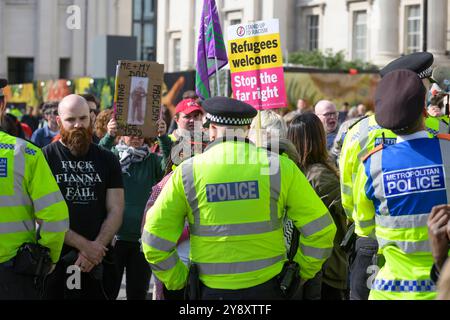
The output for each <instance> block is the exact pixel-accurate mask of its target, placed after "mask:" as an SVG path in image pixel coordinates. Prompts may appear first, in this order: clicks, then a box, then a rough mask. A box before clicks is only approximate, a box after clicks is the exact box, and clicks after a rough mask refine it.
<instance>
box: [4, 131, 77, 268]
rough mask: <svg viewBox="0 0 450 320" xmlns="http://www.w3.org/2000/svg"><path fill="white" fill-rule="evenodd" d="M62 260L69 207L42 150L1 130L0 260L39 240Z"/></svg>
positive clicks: (8, 257) (53, 258) (54, 259)
mask: <svg viewBox="0 0 450 320" xmlns="http://www.w3.org/2000/svg"><path fill="white" fill-rule="evenodd" d="M37 222H38V223H39V224H40V225H41V228H40V236H41V238H40V240H39V241H38V242H39V243H40V244H41V245H42V246H44V247H47V248H49V249H50V257H51V259H52V261H53V263H56V262H57V261H58V260H59V256H60V254H61V249H62V246H63V243H64V236H65V233H66V231H67V230H68V228H69V210H68V208H67V204H66V202H65V201H64V198H63V196H62V194H61V191H60V190H59V187H58V185H57V183H56V181H55V178H54V177H53V174H52V172H51V170H50V168H49V166H48V164H47V161H46V160H45V158H44V156H43V154H42V152H41V150H40V149H39V148H38V147H36V146H34V145H32V144H31V143H28V142H26V141H24V140H22V139H19V138H16V137H13V136H10V135H8V134H6V133H4V132H2V131H0V263H3V262H6V261H9V260H11V259H12V258H13V257H15V256H16V254H17V250H18V249H19V248H20V246H21V245H22V244H24V243H30V242H34V243H35V242H36V223H37Z"/></svg>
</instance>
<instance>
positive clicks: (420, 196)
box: [353, 131, 450, 300]
mask: <svg viewBox="0 0 450 320" xmlns="http://www.w3.org/2000/svg"><path fill="white" fill-rule="evenodd" d="M402 138H403V139H405V140H403V141H401V142H398V143H396V144H394V145H391V146H386V147H384V148H383V146H381V145H380V146H378V147H377V148H376V149H374V150H373V151H372V152H371V153H372V154H371V155H370V156H369V157H367V159H364V160H363V164H362V165H361V166H360V167H359V170H358V174H357V175H356V180H355V184H354V188H355V190H359V192H357V193H355V194H356V197H355V202H356V204H357V205H356V210H355V211H354V215H353V219H354V221H355V232H356V233H357V234H358V235H359V236H370V237H376V239H377V241H378V245H379V248H380V252H381V253H382V254H383V256H384V258H385V261H386V262H385V264H384V266H383V267H382V268H381V270H380V271H379V273H378V275H377V277H376V279H375V281H374V283H373V284H372V290H371V293H370V299H393V300H395V299H410V300H415V299H434V298H435V296H436V285H435V283H433V282H432V280H431V279H430V270H431V267H432V265H433V257H432V254H431V247H430V243H429V239H428V226H427V221H428V216H429V213H430V212H431V209H432V208H433V207H434V206H436V205H440V204H445V203H448V202H449V200H450V159H449V157H448V154H449V153H450V141H447V140H444V139H438V138H436V137H435V138H432V139H430V138H429V137H428V136H427V133H426V132H425V131H421V132H419V133H416V134H414V135H410V136H404V137H402Z"/></svg>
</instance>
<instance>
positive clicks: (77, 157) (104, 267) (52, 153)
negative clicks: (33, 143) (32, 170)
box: [43, 95, 124, 300]
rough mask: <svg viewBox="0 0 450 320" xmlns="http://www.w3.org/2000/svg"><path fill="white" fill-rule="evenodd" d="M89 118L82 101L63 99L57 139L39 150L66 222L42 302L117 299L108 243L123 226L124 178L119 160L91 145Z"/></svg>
mask: <svg viewBox="0 0 450 320" xmlns="http://www.w3.org/2000/svg"><path fill="white" fill-rule="evenodd" d="M89 113H90V110H89V105H88V104H87V102H86V100H85V99H84V98H83V97H81V96H79V95H69V96H67V97H66V98H64V99H63V100H62V101H61V102H60V104H59V108H58V116H57V119H56V120H57V122H58V126H59V128H60V132H61V139H60V140H59V141H57V142H54V143H52V144H50V145H48V146H47V147H45V148H44V149H43V152H44V155H45V157H46V159H47V162H48V163H49V165H50V168H51V170H52V172H53V175H54V176H55V179H56V181H57V183H58V185H59V187H60V190H61V192H62V194H63V196H64V199H65V200H66V202H67V205H68V206H69V218H70V230H69V231H68V232H67V234H66V237H65V241H64V247H63V251H62V254H61V257H62V259H61V261H60V262H59V263H58V265H57V267H56V270H55V272H54V273H53V274H52V275H51V276H50V277H49V279H48V286H47V290H46V293H45V298H46V299H69V300H71V299H74V300H80V299H81V300H92V299H94V300H101V299H115V298H116V297H112V296H111V294H110V292H112V288H113V286H114V283H115V281H116V277H117V276H118V275H117V273H116V272H115V265H114V259H113V258H112V257H113V255H112V250H113V248H112V247H111V242H112V240H113V238H114V235H115V234H116V232H117V231H118V230H119V228H120V226H121V224H122V216H123V208H124V190H123V181H122V173H121V168H120V164H119V161H118V159H117V158H116V157H115V156H114V155H113V154H112V153H111V152H110V151H107V150H106V149H103V148H101V147H99V146H97V145H95V144H94V143H92V125H91V117H90V114H89ZM74 266H75V267H74ZM77 275H79V277H80V279H81V281H79V282H77V280H78V279H77V278H76V277H77Z"/></svg>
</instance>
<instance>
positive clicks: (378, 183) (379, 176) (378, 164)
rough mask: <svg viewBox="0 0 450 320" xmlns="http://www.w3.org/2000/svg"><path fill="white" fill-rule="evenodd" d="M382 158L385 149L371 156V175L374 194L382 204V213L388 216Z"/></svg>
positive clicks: (380, 210) (380, 209) (380, 208)
mask: <svg viewBox="0 0 450 320" xmlns="http://www.w3.org/2000/svg"><path fill="white" fill-rule="evenodd" d="M382 159H383V150H380V151H378V152H376V153H374V154H372V156H371V157H370V176H371V177H372V181H373V182H372V183H373V188H374V196H375V198H377V199H378V200H379V201H380V206H379V208H378V210H379V212H380V215H382V216H388V215H389V208H388V205H387V199H386V197H385V193H384V185H383V170H382Z"/></svg>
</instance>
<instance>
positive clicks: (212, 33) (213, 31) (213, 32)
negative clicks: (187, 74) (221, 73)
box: [195, 0, 228, 99]
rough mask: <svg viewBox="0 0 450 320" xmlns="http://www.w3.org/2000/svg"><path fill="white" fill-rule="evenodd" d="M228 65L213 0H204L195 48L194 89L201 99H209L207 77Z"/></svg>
mask: <svg viewBox="0 0 450 320" xmlns="http://www.w3.org/2000/svg"><path fill="white" fill-rule="evenodd" d="M216 58H217V70H220V69H221V68H223V67H224V66H226V65H227V64H228V57H227V51H226V48H225V42H224V41H223V35H222V28H221V27H220V20H219V15H218V14H217V7H216V1H215V0H204V2H203V12H202V17H201V24H200V35H199V38H198V47H197V73H196V77H195V87H196V92H197V95H198V96H199V97H200V98H202V99H208V98H210V97H211V91H210V88H209V77H211V76H212V75H213V74H214V73H216Z"/></svg>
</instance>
